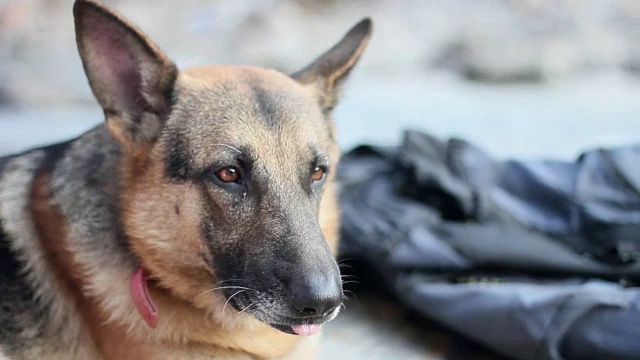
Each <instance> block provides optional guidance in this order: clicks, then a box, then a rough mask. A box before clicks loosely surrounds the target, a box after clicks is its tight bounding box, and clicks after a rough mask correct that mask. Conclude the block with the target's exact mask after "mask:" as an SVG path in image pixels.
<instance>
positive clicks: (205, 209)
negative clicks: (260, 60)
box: [74, 0, 371, 333]
mask: <svg viewBox="0 0 640 360" xmlns="http://www.w3.org/2000/svg"><path fill="white" fill-rule="evenodd" d="M74 15H75V21H76V34H77V42H78V47H79V51H80V56H81V58H82V61H83V65H84V68H85V72H86V74H87V77H88V79H89V83H90V85H91V89H92V90H93V93H94V95H95V97H96V98H97V100H98V102H99V103H100V105H101V106H102V107H103V109H104V113H105V118H106V126H107V129H108V131H109V133H110V134H111V135H112V136H113V137H114V138H115V139H116V140H117V141H118V142H119V143H120V144H121V148H122V154H123V165H122V173H121V174H120V176H121V177H122V186H123V191H122V193H123V195H122V199H121V204H122V211H123V222H124V226H125V231H126V233H127V235H128V239H129V242H130V245H131V247H132V249H133V251H134V253H135V254H136V255H137V256H138V257H139V259H140V261H141V263H142V265H143V266H144V267H145V268H146V269H148V271H149V272H150V274H151V275H152V277H153V278H155V279H156V280H157V281H158V284H159V286H161V287H163V288H165V289H167V290H168V291H170V292H171V293H172V294H173V296H175V297H177V298H180V299H182V300H184V301H188V302H190V303H191V304H192V305H193V306H196V307H201V308H205V309H208V310H212V311H213V312H220V311H224V308H225V306H227V305H228V306H229V307H228V308H227V309H229V310H227V311H231V310H230V308H231V307H233V308H235V309H236V311H241V312H245V313H249V314H251V315H253V316H254V317H255V318H257V319H259V320H261V321H262V322H265V323H268V324H270V325H272V326H274V327H276V328H278V329H280V330H283V331H285V332H289V333H291V332H292V331H293V330H292V326H293V329H296V331H295V332H298V333H299V332H300V326H301V325H308V324H318V323H321V322H323V321H326V320H328V319H330V318H332V317H333V316H335V315H336V314H337V312H338V309H339V306H340V305H341V303H342V300H343V298H342V286H341V279H340V272H339V269H338V266H337V264H336V262H335V260H334V254H333V251H335V247H336V244H335V224H332V221H335V219H336V217H337V214H336V209H335V206H334V202H335V199H334V196H335V194H334V189H333V187H332V184H331V180H332V178H333V174H334V173H335V170H336V165H337V162H338V158H339V151H338V148H337V145H336V142H335V139H334V134H333V128H332V124H331V119H330V116H331V110H332V108H333V107H334V105H335V104H336V101H337V91H338V89H339V87H340V85H341V84H342V83H343V81H344V79H345V78H346V76H347V75H348V73H349V71H350V70H351V69H352V68H353V66H354V65H355V64H356V62H357V61H358V58H359V57H360V55H361V54H362V52H363V50H364V47H365V45H366V43H367V41H368V39H369V37H370V33H371V22H370V20H368V19H365V20H363V21H361V22H360V23H358V24H357V25H356V26H355V27H354V28H353V29H352V30H351V31H349V32H348V33H347V34H346V36H345V37H344V38H343V39H342V40H341V41H340V42H339V43H338V44H337V45H335V46H334V47H333V48H331V49H330V50H329V51H327V52H326V53H325V54H323V55H321V56H320V57H319V58H318V59H316V60H315V61H314V62H312V63H311V64H310V65H309V66H307V67H306V68H304V69H303V70H301V71H299V72H297V73H295V74H293V75H291V76H287V75H284V74H282V73H279V72H277V71H273V70H266V69H261V68H253V67H201V68H193V69H188V70H184V71H179V70H178V69H177V68H176V67H175V65H174V64H173V63H172V62H171V61H170V60H169V59H168V58H167V57H166V56H165V55H164V54H162V53H161V52H160V50H159V49H158V47H157V46H155V45H154V44H153V43H152V42H151V41H150V40H149V39H148V38H147V37H146V36H144V35H143V34H142V33H141V32H140V31H139V30H137V29H136V28H135V27H133V26H132V25H130V24H129V23H128V22H126V21H125V20H124V19H123V18H122V17H121V16H119V15H117V14H114V13H113V12H111V11H110V10H107V9H105V8H104V7H102V6H101V5H98V4H96V3H94V2H92V1H82V0H78V1H77V2H76V4H75V7H74ZM328 240H329V242H328Z"/></svg>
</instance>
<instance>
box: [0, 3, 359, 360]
mask: <svg viewBox="0 0 640 360" xmlns="http://www.w3.org/2000/svg"><path fill="white" fill-rule="evenodd" d="M74 11H75V15H76V30H77V41H78V47H79V51H80V55H81V57H82V60H83V65H84V67H85V71H86V72H87V76H88V79H89V83H90V85H91V88H92V90H93V92H94V94H95V95H96V98H97V100H98V102H99V103H100V105H101V106H102V107H103V109H104V111H105V120H106V125H105V128H104V129H102V131H103V132H101V131H100V129H98V130H94V131H92V132H90V133H87V134H85V135H84V136H83V137H82V138H81V139H80V140H78V141H77V142H72V143H71V145H70V146H69V149H68V152H69V153H70V154H72V155H69V156H68V157H62V159H60V160H59V162H58V163H56V165H55V167H53V166H52V167H48V166H43V165H42V164H41V162H42V161H43V159H46V158H47V157H46V156H45V155H46V154H45V152H44V151H42V152H41V151H39V150H36V151H34V152H32V153H29V154H26V155H22V156H19V157H17V158H16V159H14V160H9V161H8V162H7V166H6V168H7V169H9V168H10V169H11V170H10V171H8V172H7V173H6V174H3V173H0V220H2V223H0V225H2V228H0V230H2V231H4V232H6V235H7V237H8V238H9V239H10V241H11V246H12V251H14V252H15V253H16V254H18V257H19V258H20V260H21V261H22V262H23V267H24V272H25V273H26V274H28V277H29V283H30V285H31V286H32V287H33V288H34V289H35V292H36V297H37V298H38V300H40V301H41V303H42V304H44V305H45V306H47V307H48V308H47V310H48V311H49V314H50V317H51V319H48V320H49V321H48V322H46V328H45V332H46V334H45V336H43V337H42V339H44V340H42V342H41V343H37V344H35V343H34V344H33V346H31V347H30V348H29V349H27V350H24V351H22V352H21V353H20V357H21V358H47V359H90V358H102V359H211V358H233V359H267V358H283V359H284V358H288V359H307V358H314V354H315V349H316V348H317V345H318V340H319V338H320V334H316V335H314V336H310V337H306V338H303V337H299V336H294V335H289V334H286V333H284V332H282V331H280V330H276V329H275V328H273V327H272V326H270V325H267V324H266V323H265V322H266V321H267V320H264V318H263V321H265V322H262V321H259V320H258V318H259V316H260V313H255V314H251V313H250V312H243V311H238V310H237V309H234V308H233V307H232V306H228V305H229V298H228V297H226V295H225V294H224V293H223V291H221V290H220V289H215V288H213V287H215V286H216V285H217V284H218V283H219V281H220V279H218V278H217V275H216V274H219V272H217V270H220V269H215V267H216V266H217V265H218V264H217V263H216V262H215V259H216V257H215V256H216V254H215V253H216V251H214V250H212V247H211V244H209V243H208V241H209V240H207V239H205V238H204V237H205V236H206V235H208V234H210V233H214V232H211V231H208V232H206V233H205V235H203V221H204V220H203V219H206V220H209V219H208V218H207V216H210V217H211V214H208V213H207V211H210V212H211V211H214V212H215V211H219V212H221V213H223V212H224V211H225V210H227V209H231V208H233V207H234V206H235V205H234V203H232V200H230V199H231V198H230V197H229V196H228V195H226V194H227V193H223V192H222V190H220V188H216V187H215V186H213V185H211V183H206V182H205V181H200V180H197V181H196V180H193V181H180V180H178V179H177V177H178V176H174V177H170V176H169V174H168V170H167V167H168V165H167V164H168V162H169V160H168V159H167V154H172V152H177V151H188V154H187V155H188V156H189V158H188V162H189V163H188V164H187V165H189V166H192V167H195V168H206V167H207V166H210V165H211V161H212V159H219V158H223V157H224V156H226V155H225V153H224V151H227V152H228V151H229V148H233V149H235V150H237V149H236V148H235V147H234V146H237V147H242V148H244V149H250V150H251V153H252V154H257V155H255V159H253V160H252V161H254V163H255V164H256V166H257V167H259V169H260V171H262V172H263V173H264V176H265V178H268V179H269V184H268V190H269V191H270V193H269V194H275V195H273V196H272V197H271V198H270V201H271V202H270V203H268V207H266V208H264V209H263V208H258V209H257V210H255V211H256V214H258V215H256V216H261V217H260V218H255V219H253V218H250V221H248V222H246V223H245V224H244V225H243V226H244V227H246V229H243V230H246V234H248V235H246V234H245V233H242V234H243V235H242V236H244V237H246V239H245V238H240V239H238V237H237V236H236V238H230V239H227V238H225V236H224V234H222V235H218V236H217V237H216V241H217V242H216V243H215V244H216V245H219V246H230V247H232V246H233V245H237V244H240V243H238V242H242V241H245V243H246V244H251V243H250V241H264V242H265V243H264V244H262V245H261V244H256V245H254V246H257V247H258V250H260V246H263V245H265V244H266V245H268V244H269V243H268V241H272V240H273V239H272V238H274V239H275V238H277V237H278V236H285V235H287V236H291V237H294V239H293V240H290V242H287V243H286V244H287V246H289V245H291V247H294V250H298V252H295V251H293V252H292V253H293V254H294V255H292V258H293V259H294V260H295V261H301V262H303V261H307V262H312V263H316V264H321V266H320V268H322V269H329V270H330V271H331V274H336V276H335V277H334V278H336V279H337V278H339V273H338V270H337V269H338V268H337V265H336V263H335V260H334V258H333V257H332V256H331V254H332V253H333V255H335V254H336V253H337V248H338V228H339V221H338V219H339V212H338V206H337V199H336V188H335V186H336V185H335V184H334V183H333V179H334V177H335V170H336V168H337V163H338V161H339V157H340V153H339V149H338V146H337V144H336V142H335V130H334V126H333V123H332V120H331V118H330V110H331V108H332V107H333V105H335V101H336V98H337V94H336V92H337V88H338V86H339V84H340V83H341V82H342V81H343V80H344V77H345V76H346V75H347V74H348V72H349V71H350V70H351V68H352V67H353V66H354V65H355V63H356V62H357V60H358V58H359V57H360V55H361V53H362V51H363V49H364V47H365V45H366V43H367V41H368V38H369V36H370V31H371V29H370V27H371V24H370V21H368V20H365V21H363V22H361V23H360V24H359V25H358V26H357V27H355V28H354V29H353V30H352V31H351V32H350V33H349V34H347V37H345V39H343V40H342V41H341V42H340V43H339V44H338V45H337V46H336V47H334V48H333V49H331V50H330V51H329V52H327V53H326V54H324V55H323V56H321V57H319V58H318V59H317V60H316V61H315V62H314V63H312V65H310V66H309V67H307V68H305V69H304V71H303V72H300V73H298V75H299V76H298V77H297V78H296V76H293V78H292V77H289V76H286V75H284V74H281V73H279V72H277V71H274V70H266V69H261V68H257V67H241V66H225V67H222V66H218V67H216V66H210V67H198V68H192V69H186V70H183V71H178V70H177V68H175V66H174V65H173V63H172V62H171V61H170V60H169V59H168V57H166V56H165V55H164V54H163V53H162V52H161V51H160V50H159V49H158V48H157V46H155V45H154V44H153V43H152V42H151V41H150V40H149V39H148V38H146V37H145V36H144V35H143V34H142V33H141V32H140V30H138V29H137V28H135V27H134V26H133V25H131V24H130V23H128V22H127V21H126V20H125V19H124V18H123V17H122V16H120V15H118V14H115V13H113V12H111V11H110V10H108V9H106V8H104V7H103V6H102V5H99V4H98V3H96V2H94V1H90V0H77V1H76V6H75V8H74ZM94 25H95V26H97V27H98V28H99V29H100V31H98V32H97V33H92V32H91V31H92V26H94ZM105 44H107V45H113V46H115V50H113V51H114V52H118V51H123V54H124V55H123V54H116V55H113V56H115V57H116V60H117V59H120V60H121V62H124V65H122V64H121V63H120V62H118V61H116V62H115V63H116V65H113V63H109V61H110V60H109V59H107V60H105V59H104V58H103V56H107V55H105V54H103V53H102V52H103V51H102V50H104V49H105V48H106V49H108V51H107V52H109V51H111V49H112V48H110V47H109V46H107V45H105ZM118 56H119V57H118ZM110 66H115V68H116V70H113V69H111V68H109V67H110ZM119 66H121V67H122V69H120V68H118V67H119ZM126 66H129V67H126ZM105 68H106V69H105ZM122 74H125V75H126V76H125V75H122ZM114 78H115V80H113V79H114ZM131 79H133V80H131ZM129 80H131V81H129ZM137 80H140V81H139V84H138V83H137V82H136V81H137ZM118 81H121V82H120V83H119V82H118ZM132 84H133V85H132ZM138 85H139V86H138ZM129 86H130V87H131V88H129ZM136 86H137V87H136ZM123 88H124V90H123ZM169 90H171V94H173V95H174V96H175V98H172V99H171V100H172V101H169V98H168V97H167V96H168V95H167V94H169V93H170V92H169ZM132 91H134V92H135V93H134V94H133V95H135V96H136V98H135V99H134V100H135V101H131V99H130V98H129V97H128V96H130V95H131V92H132ZM260 96H262V97H263V98H262V99H261V98H260ZM265 99H266V100H265ZM326 99H330V101H325V100H326ZM261 101H263V102H264V104H260V102H261ZM169 106H171V109H169ZM261 106H262V108H261ZM265 107H266V108H268V109H266V110H265ZM169 110H171V111H169ZM265 113H266V114H267V115H265ZM104 131H106V132H108V133H109V134H110V135H111V137H112V138H113V139H114V140H115V141H116V142H117V145H115V144H113V143H109V142H107V143H105V142H104V141H111V142H113V141H114V140H104V139H105V138H107V137H106V135H104V134H105V133H104ZM175 134H179V135H180V136H184V137H185V138H187V139H188V141H189V144H188V148H186V149H174V148H172V146H175V144H173V143H172V142H171V135H175ZM94 142H95V143H98V145H95V147H96V148H94V147H92V145H91V144H93V143H94ZM99 144H102V146H103V147H108V148H109V149H111V150H104V149H97V147H99V146H100V145H99ZM230 144H234V145H230ZM310 144H312V146H311V145H310ZM111 146H113V148H111ZM92 151H93V152H94V153H99V155H101V156H103V157H108V158H109V161H105V162H104V163H102V165H101V166H102V168H99V169H98V170H96V171H98V172H100V175H99V181H98V182H99V183H100V184H101V186H103V187H104V188H103V189H101V190H96V189H94V188H91V189H85V190H86V191H82V190H83V189H79V188H78V184H81V186H87V184H86V183H82V181H85V180H84V179H85V178H82V179H83V180H82V181H80V180H78V181H77V182H75V181H70V179H71V177H72V176H75V175H76V174H78V172H79V170H80V169H78V168H77V167H76V166H78V164H88V165H89V166H87V168H90V165H91V161H92V160H94V159H93V158H91V152H92ZM101 151H104V152H101ZM110 151H111V152H110ZM238 151H239V150H238ZM317 152H320V153H321V154H322V156H323V159H322V161H328V164H326V165H327V166H328V168H329V169H330V171H329V173H328V178H327V179H326V182H325V183H324V185H323V187H322V190H321V193H318V194H320V195H318V194H317V193H315V192H313V191H315V190H311V189H307V188H304V189H303V187H304V186H306V185H304V186H301V185H300V174H301V173H302V175H301V176H305V175H304V171H305V170H304V169H303V170H302V171H301V170H300V166H301V165H300V164H301V163H304V164H307V163H309V164H310V163H311V161H318V160H317V159H315V160H313V159H314V157H316V156H317V155H316V153H317ZM325 158H326V159H325ZM298 159H303V160H301V161H298ZM56 161H58V160H56ZM303 166H307V165H303ZM309 166H311V165H309ZM82 170H84V169H82ZM80 172H82V173H83V174H84V172H83V171H80ZM70 174H71V175H70ZM105 174H106V176H107V177H108V176H112V177H113V178H112V179H107V178H105ZM90 175H91V174H84V175H83V176H85V177H90ZM96 176H98V175H96ZM74 180H76V179H74ZM92 186H96V185H95V184H93V185H92ZM78 193H80V195H78ZM114 194H115V196H114ZM76 196H77V198H76ZM105 196H106V197H109V196H112V197H113V199H111V198H109V199H105ZM270 196H271V195H270ZM320 196H321V198H320ZM305 199H307V200H305ZM109 201H113V205H114V207H117V209H118V211H117V212H113V213H112V212H110V211H109V210H105V209H104V208H102V207H101V206H102V205H103V204H102V202H107V203H108V202H109ZM314 201H318V202H319V203H318V202H314ZM293 203H295V204H293ZM6 204H9V206H7V205H6ZM292 204H293V205H292ZM294 205H295V206H294ZM265 206H266V205H265ZM288 206H289V207H288ZM296 206H297V207H296ZM114 213H117V215H113V214H114ZM246 214H250V212H246ZM274 214H275V215H274ZM113 216H118V218H113ZM245 217H247V215H245ZM286 217H290V218H292V219H291V223H293V224H294V225H295V226H298V227H297V228H294V230H295V231H298V233H295V236H294V235H290V233H292V231H293V230H291V229H288V231H289V233H286V232H284V231H283V229H284V228H285V227H286V226H285V225H290V224H289V223H286V224H284V225H283V224H280V223H277V222H275V221H274V222H273V224H274V225H273V226H272V228H269V227H267V228H265V226H266V225H264V224H267V223H268V221H270V220H272V219H271V218H274V219H280V218H286ZM285 220H288V218H287V219H285ZM216 221H220V222H226V223H224V224H223V225H228V226H229V228H230V229H233V228H234V226H233V225H234V224H235V223H234V222H233V221H234V219H233V218H227V217H224V216H219V217H217V218H216ZM296 221H297V222H296ZM104 223H107V226H105V225H104ZM263 223H264V224H263ZM96 224H97V225H96ZM268 224H271V223H268ZM300 224H303V225H304V226H303V225H300ZM294 225H290V226H294ZM261 226H262V227H261ZM96 228H97V229H100V230H96ZM222 229H227V228H226V227H222ZM265 229H266V230H265ZM318 229H319V230H318ZM215 231H220V230H215ZM225 231H226V230H225ZM265 231H266V232H267V233H265V234H262V233H260V234H259V236H256V235H255V233H256V232H265ZM269 231H271V232H273V233H269ZM278 231H280V232H278ZM1 234H2V233H0V235H1ZM283 234H285V235H283ZM323 235H324V236H323ZM238 236H240V235H238ZM270 236H271V237H272V238H270ZM288 241H289V240H288ZM305 241H309V242H308V243H307V244H310V241H313V244H314V246H316V247H314V248H313V249H316V250H317V249H319V251H320V252H319V253H320V254H321V256H322V257H321V258H319V259H320V260H322V261H323V262H314V261H313V260H315V259H316V258H314V257H313V256H306V257H304V256H302V255H299V254H300V253H303V251H308V250H307V248H308V246H307V245H304V242H305ZM325 241H326V244H325ZM245 243H242V244H245ZM277 249H280V248H277ZM286 250H288V248H285V251H281V252H282V253H285V252H286ZM278 251H280V250H278ZM257 253H259V252H257ZM307 254H308V253H307ZM298 255H299V256H300V258H302V260H300V259H298V258H296V257H295V256H298ZM277 256H279V255H276V256H273V257H269V258H268V260H269V261H272V260H273V258H274V257H277ZM318 256H320V255H318ZM309 259H311V260H309ZM295 261H293V260H292V262H291V263H294V262H295ZM238 264H244V263H242V262H238ZM261 264H262V263H261ZM231 265H232V266H230V267H229V268H233V266H235V265H234V264H233V263H231ZM325 265H326V266H325ZM296 266H300V268H302V266H303V265H296ZM318 266H319V265H318ZM140 267H143V268H144V269H146V270H147V271H148V273H149V274H150V280H149V288H150V294H151V298H152V299H153V301H154V303H155V305H156V307H157V308H158V312H159V314H160V315H159V320H158V325H157V327H156V328H150V327H149V326H148V325H147V324H146V323H145V322H144V320H143V318H142V317H141V315H140V314H139V313H138V311H137V310H136V307H135V305H134V303H133V301H132V298H131V294H130V290H129V282H130V280H131V278H132V276H133V274H134V273H135V271H136V270H137V269H138V268H140ZM258 270H259V271H254V272H261V273H262V272H264V271H262V270H263V268H259V269H258ZM301 272H302V273H304V271H301ZM260 280H261V281H259V282H258V283H260V284H270V283H268V282H266V281H264V280H265V279H264V278H260ZM335 283H336V284H338V285H340V284H339V283H338V282H335ZM333 289H336V291H334V293H335V294H337V295H338V296H334V298H336V299H337V301H338V302H337V303H336V304H335V307H333V308H331V309H337V310H336V311H333V310H332V311H331V312H327V313H326V314H329V315H325V314H324V313H321V315H322V316H321V320H319V321H327V320H330V319H329V316H330V315H331V318H333V314H337V312H338V311H339V307H338V305H339V301H341V299H342V298H341V297H340V296H339V295H340V291H339V290H341V287H337V286H336V287H334V288H333ZM286 301H291V300H286ZM325 309H327V308H326V307H325ZM297 311H300V310H297ZM323 311H324V310H323ZM318 312H319V311H318ZM285 315H286V314H285ZM283 316H284V315H283ZM287 316H288V315H287ZM296 316H299V314H298V315H296ZM318 318H320V317H319V316H318ZM304 321H307V320H306V318H305V319H304ZM269 323H272V324H276V325H278V324H283V323H280V322H273V321H271V322H269ZM285 324H289V325H294V323H285ZM298 324H299V323H298ZM289 325H287V326H289ZM274 326H275V325H274ZM34 328H36V327H35V326H34ZM33 338H38V337H37V336H35V335H34V336H33ZM38 339H39V338H38ZM4 358H5V356H4V353H3V352H2V349H0V359H4Z"/></svg>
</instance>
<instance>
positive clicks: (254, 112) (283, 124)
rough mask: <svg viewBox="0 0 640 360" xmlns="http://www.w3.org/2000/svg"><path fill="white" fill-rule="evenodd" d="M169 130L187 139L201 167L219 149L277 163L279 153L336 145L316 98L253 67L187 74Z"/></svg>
mask: <svg viewBox="0 0 640 360" xmlns="http://www.w3.org/2000/svg"><path fill="white" fill-rule="evenodd" d="M168 128H169V129H171V131H174V132H178V133H180V135H181V136H182V137H184V139H183V140H184V141H185V142H187V143H188V144H189V147H190V149H191V152H192V154H193V155H194V156H195V157H196V159H194V160H195V161H196V162H197V163H199V162H200V161H199V160H202V161H203V162H204V161H207V160H206V159H207V158H208V157H210V156H212V154H213V153H214V152H216V151H217V150H221V148H220V147H219V146H218V147H216V144H224V145H231V146H238V147H245V148H254V149H255V150H256V152H258V153H262V154H266V153H272V155H273V156H272V157H277V156H276V155H277V154H275V153H277V152H289V153H291V151H296V152H298V153H299V152H300V151H301V150H303V151H304V152H309V151H308V150H309V148H314V147H315V148H318V147H320V148H322V147H327V146H328V145H329V144H330V141H331V135H330V129H329V127H328V124H327V121H326V119H325V118H324V116H323V114H322V112H321V110H320V108H319V106H318V104H317V102H316V101H315V100H314V99H313V97H312V95H311V93H309V92H308V91H307V90H305V89H304V88H303V87H302V86H301V85H300V84H298V83H297V82H296V81H294V80H293V79H291V78H290V77H288V76H286V75H284V74H281V73H279V72H277V71H273V70H266V69H261V68H252V67H201V68H192V69H188V70H185V71H183V73H182V74H181V75H180V76H179V77H178V81H177V86H176V97H175V104H174V108H173V110H172V114H171V117H170V119H169V123H168ZM325 145H326V146H325Z"/></svg>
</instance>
